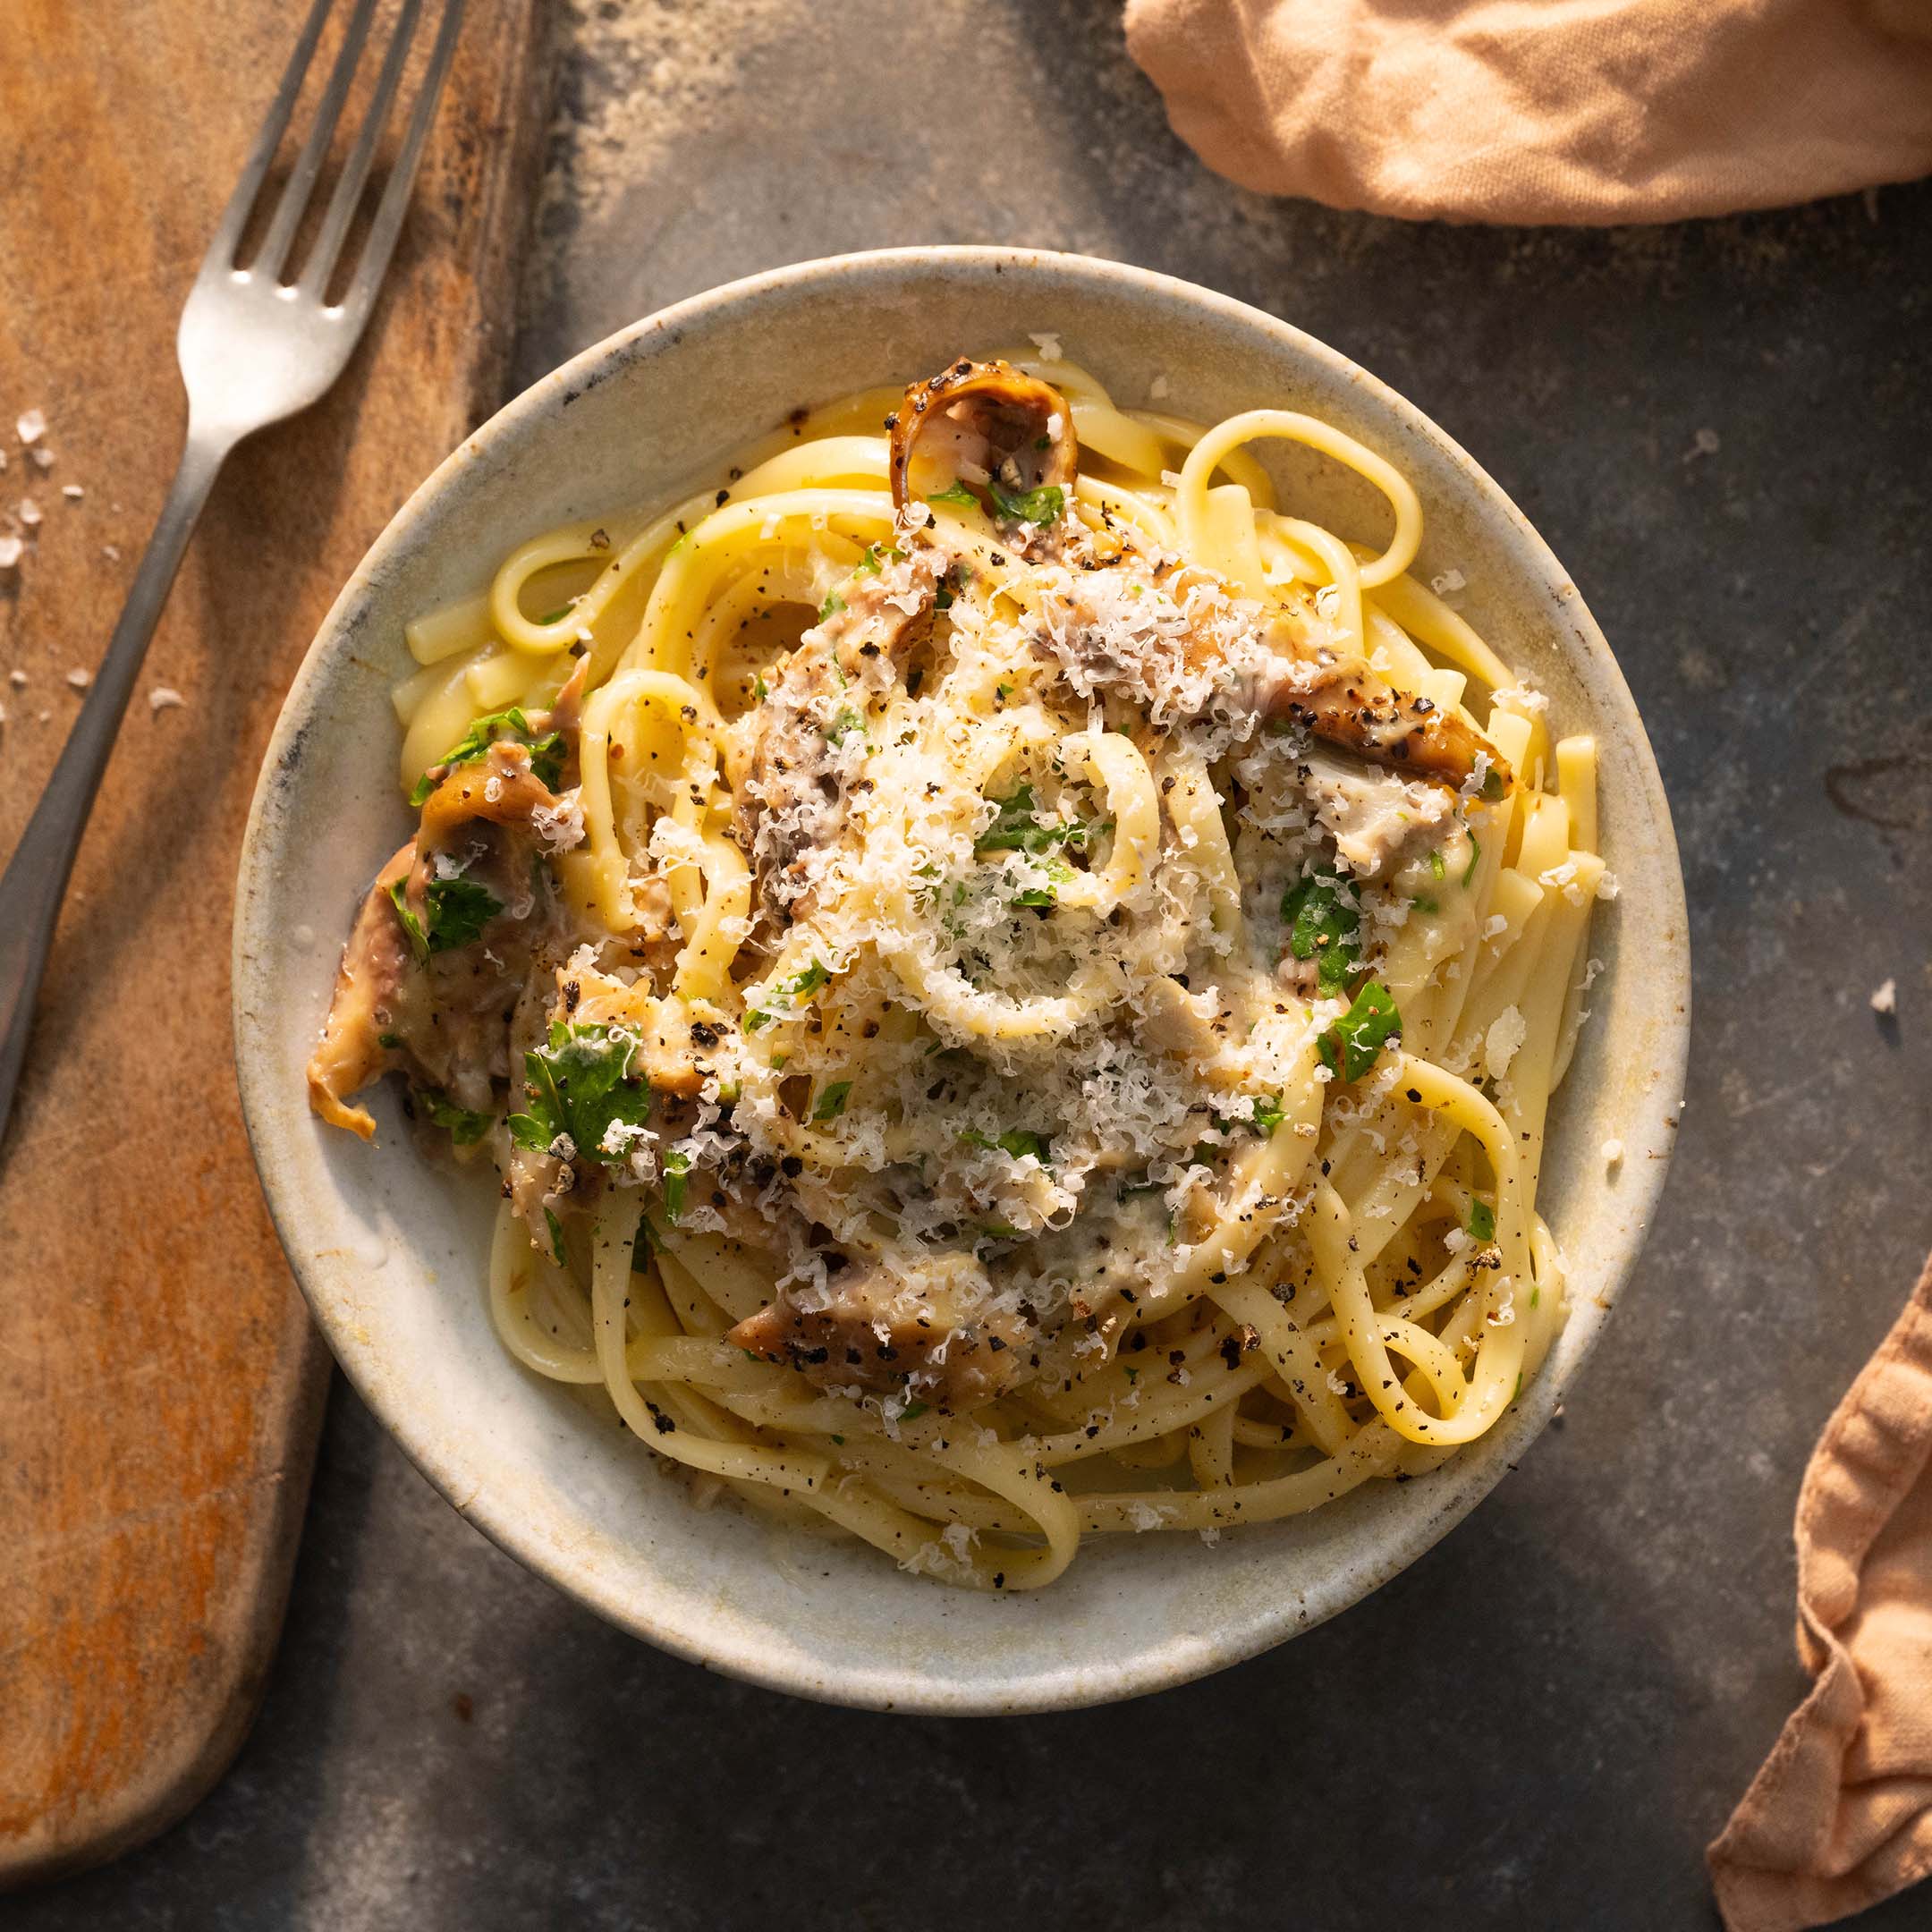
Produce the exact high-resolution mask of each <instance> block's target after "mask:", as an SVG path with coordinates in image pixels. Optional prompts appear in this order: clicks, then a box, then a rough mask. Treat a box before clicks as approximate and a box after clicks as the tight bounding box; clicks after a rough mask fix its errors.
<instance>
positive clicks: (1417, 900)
mask: <svg viewBox="0 0 1932 1932" xmlns="http://www.w3.org/2000/svg"><path fill="white" fill-rule="evenodd" d="M1409 903H1410V904H1411V906H1412V907H1413V908H1414V909H1415V910H1416V911H1418V912H1440V911H1442V908H1441V907H1440V906H1439V905H1437V904H1436V902H1435V901H1434V900H1433V899H1425V898H1423V897H1422V896H1421V894H1417V895H1416V897H1414V898H1413V899H1411V901H1410V902H1409Z"/></svg>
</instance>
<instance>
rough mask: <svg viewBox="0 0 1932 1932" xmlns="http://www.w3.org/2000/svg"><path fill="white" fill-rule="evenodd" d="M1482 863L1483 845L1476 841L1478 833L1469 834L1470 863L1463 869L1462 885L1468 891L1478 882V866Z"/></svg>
mask: <svg viewBox="0 0 1932 1932" xmlns="http://www.w3.org/2000/svg"><path fill="white" fill-rule="evenodd" d="M1481 863H1482V847H1481V846H1480V845H1479V844H1478V843H1476V835H1475V834H1474V833H1473V832H1471V833H1470V835H1469V864H1468V866H1467V867H1466V868H1465V869H1463V873H1462V885H1463V889H1464V890H1465V891H1466V890H1467V889H1468V888H1469V887H1470V886H1471V885H1474V884H1475V883H1476V868H1477V867H1478V866H1479V865H1480V864H1481Z"/></svg>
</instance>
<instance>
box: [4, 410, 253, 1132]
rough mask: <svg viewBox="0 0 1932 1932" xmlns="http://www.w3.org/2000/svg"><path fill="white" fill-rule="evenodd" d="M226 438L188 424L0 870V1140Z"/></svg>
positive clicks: (228, 438) (226, 447)
mask: <svg viewBox="0 0 1932 1932" xmlns="http://www.w3.org/2000/svg"><path fill="white" fill-rule="evenodd" d="M233 446H234V444H233V438H232V437H231V436H227V435H226V434H216V435H208V434H207V433H205V432H204V433H202V434H200V435H197V434H196V433H195V427H194V425H193V424H192V422H191V424H190V427H189V436H188V443H187V447H186V448H185V449H183V450H182V460H181V466H180V467H179V468H178V469H177V470H175V472H174V483H173V484H172V486H171V487H169V490H168V494H167V501H166V503H165V504H163V505H162V508H161V518H160V521H158V522H157V524H156V525H155V532H154V535H153V536H152V537H151V538H148V549H147V554H146V555H144V556H143V557H142V558H141V561H140V569H139V570H138V571H136V572H135V573H134V582H133V586H132V588H131V589H130V590H129V591H128V597H127V602H126V603H125V604H124V605H123V606H122V609H121V620H120V622H119V623H116V624H115V625H114V637H113V640H111V641H110V642H109V644H108V646H107V655H106V657H104V658H103V659H102V660H101V667H100V669H99V671H98V672H97V674H95V678H94V683H93V687H92V689H91V690H90V691H89V692H88V697H87V702H86V703H85V704H84V705H82V706H81V708H80V716H79V717H78V718H77V719H76V720H75V721H74V727H73V730H72V732H71V733H68V737H67V742H66V744H65V745H64V747H63V749H62V750H61V755H60V760H59V762H58V763H57V764H56V765H55V767H54V775H53V776H52V777H51V778H49V779H48V780H47V790H46V791H45V792H42V793H41V796H40V802H39V803H38V805H37V806H36V807H35V808H34V814H33V817H32V818H30V819H29V820H28V821H27V829H26V831H25V832H24V833H23V834H22V835H21V842H20V843H19V845H18V846H17V847H15V849H14V852H13V858H12V859H11V860H9V861H8V863H7V869H6V871H5V873H4V875H0V1140H4V1137H5V1134H6V1126H7V1117H8V1115H9V1114H11V1113H12V1112H13V1091H14V1089H15V1087H16V1086H17V1085H18V1084H19V1081H20V1074H21V1063H22V1062H23V1061H24V1060H25V1059H26V1057H27V1036H28V1034H29V1032H30V1030H31V1029H32V1025H33V1010H34V996H35V995H36V993H37V992H38V989H39V986H40V975H41V973H42V972H43V970H45V969H46V966H47V953H48V950H49V948H50V947H51V946H52V945H53V943H54V928H55V922H56V921H57V920H58V919H59V917H60V908H61V900H62V898H63V897H64V895H65V894H66V890H67V877H68V875H69V873H71V872H72V870H73V862H74V854H75V853H76V852H78V851H79V850H80V835H81V833H82V832H83V831H85V830H86V828H87V822H88V814H89V812H90V811H91V810H92V809H93V806H94V794H95V792H97V791H98V790H99V788H100V782H101V775H102V774H103V773H104V772H105V771H106V768H107V759H108V757H109V755H110V754H111V753H112V752H113V750H114V735H115V733H117V732H118V731H119V730H120V728H121V719H122V716H123V713H124V712H125V711H126V709H127V704H128V699H129V697H130V696H131V694H132V692H133V690H134V680H135V677H136V675H137V674H139V672H140V667H141V660H142V658H144V657H146V656H147V655H148V640H149V639H151V638H152V637H153V636H154V632H155V626H156V624H157V623H159V621H160V617H161V607H162V606H163V605H164V604H165V603H166V602H167V594H168V591H169V590H170V589H172V588H173V586H174V573H175V572H176V571H178V570H179V569H180V568H181V560H182V552H184V551H185V550H186V549H187V547H188V539H189V538H190V537H191V535H192V534H193V532H194V527H195V524H196V522H197V521H199V518H200V515H201V511H202V506H203V505H204V504H206V503H207V502H208V492H209V490H211V489H212V488H213V487H214V485H215V479H216V476H217V475H218V474H219V473H220V470H221V466H222V464H223V462H225V459H226V457H227V455H228V452H229V451H230V450H231V449H232V448H233Z"/></svg>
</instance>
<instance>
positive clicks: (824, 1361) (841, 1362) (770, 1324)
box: [725, 1267, 1030, 1410]
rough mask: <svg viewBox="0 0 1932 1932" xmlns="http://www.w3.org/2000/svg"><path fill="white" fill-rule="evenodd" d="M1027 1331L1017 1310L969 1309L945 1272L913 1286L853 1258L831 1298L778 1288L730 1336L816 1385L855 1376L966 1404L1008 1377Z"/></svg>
mask: <svg viewBox="0 0 1932 1932" xmlns="http://www.w3.org/2000/svg"><path fill="white" fill-rule="evenodd" d="M1029 1338H1030V1331H1029V1330H1028V1329H1027V1328H1026V1327H1025V1326H1024V1325H1023V1324H1022V1323H1021V1321H1020V1319H1019V1318H1018V1317H1017V1316H1013V1315H1009V1314H1004V1313H999V1312H996V1313H994V1314H992V1315H990V1316H979V1317H976V1318H970V1319H969V1318H966V1317H965V1315H964V1313H963V1312H962V1308H961V1306H960V1301H959V1298H958V1297H957V1296H956V1295H955V1294H954V1293H953V1292H951V1291H950V1290H949V1287H948V1285H947V1284H945V1281H944V1279H943V1278H941V1279H938V1280H936V1281H935V1282H934V1283H933V1284H930V1285H929V1286H928V1285H927V1284H920V1285H919V1287H917V1288H914V1287H913V1286H912V1285H911V1284H909V1283H907V1282H905V1281H903V1280H902V1279H900V1278H899V1277H898V1276H896V1275H891V1274H888V1273H887V1272H886V1271H885V1269H883V1268H880V1267H854V1268H852V1269H849V1270H848V1271H847V1273H846V1274H845V1275H843V1276H842V1277H839V1278H838V1284H837V1286H836V1287H835V1290H834V1292H833V1299H832V1302H831V1305H830V1306H829V1307H827V1308H826V1309H801V1308H799V1307H797V1306H796V1305H795V1304H793V1303H792V1301H789V1300H788V1299H786V1298H785V1297H784V1296H781V1297H780V1298H779V1299H778V1300H777V1301H774V1302H773V1303H772V1304H771V1306H770V1307H769V1308H766V1309H760V1310H759V1311H758V1313H757V1314H756V1315H752V1316H750V1317H748V1318H746V1319H745V1320H743V1321H741V1322H740V1323H739V1324H738V1326H736V1327H735V1328H733V1330H732V1331H731V1333H730V1335H728V1336H726V1338H725V1339H726V1340H727V1341H729V1342H731V1343H734V1344H735V1345H736V1346H737V1347H739V1348H741V1349H744V1350H746V1351H748V1352H750V1353H751V1354H753V1355H756V1356H758V1357H759V1358H760V1360H765V1361H771V1362H782V1363H784V1364H785V1365H786V1366H787V1367H789V1368H792V1369H798V1370H799V1372H800V1373H801V1375H803V1376H804V1377H806V1379H807V1380H809V1381H810V1382H813V1383H815V1384H817V1385H818V1386H819V1387H820V1388H826V1389H845V1388H851V1387H852V1386H854V1385H856V1386H858V1387H860V1388H862V1389H867V1390H869V1391H870V1392H872V1393H873V1394H882V1395H887V1394H902V1395H910V1396H911V1397H913V1398H915V1399H916V1400H919V1401H921V1402H930V1403H932V1404H933V1405H934V1406H935V1407H936V1408H940V1409H946V1410H966V1409H977V1408H979V1406H980V1405H981V1404H982V1403H985V1402H991V1401H992V1400H993V1399H994V1398H995V1397H996V1396H997V1395H1000V1394H1004V1392H1005V1390H1006V1389H1007V1388H1008V1387H1010V1386H1011V1385H1012V1384H1013V1380H1014V1378H1015V1377H1016V1376H1017V1374H1018V1372H1019V1370H1020V1368H1021V1365H1022V1364H1023V1363H1025V1362H1026V1361H1027V1360H1028V1342H1029Z"/></svg>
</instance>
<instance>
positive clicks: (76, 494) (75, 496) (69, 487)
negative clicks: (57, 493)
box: [61, 483, 87, 503]
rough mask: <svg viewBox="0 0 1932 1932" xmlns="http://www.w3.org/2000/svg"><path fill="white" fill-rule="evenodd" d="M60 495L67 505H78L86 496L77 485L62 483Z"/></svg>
mask: <svg viewBox="0 0 1932 1932" xmlns="http://www.w3.org/2000/svg"><path fill="white" fill-rule="evenodd" d="M61 495H62V496H64V497H65V498H66V499H67V501H68V502H69V503H79V502H80V499H81V498H82V497H83V496H86V495H87V492H86V491H85V490H84V489H82V488H81V487H80V485H79V484H78V483H63V484H62V485H61Z"/></svg>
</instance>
